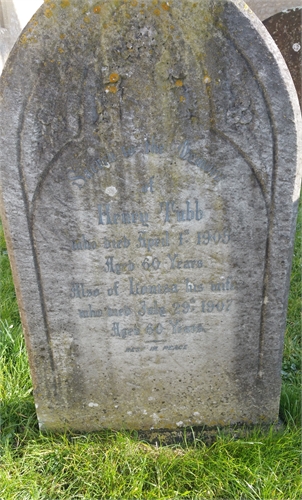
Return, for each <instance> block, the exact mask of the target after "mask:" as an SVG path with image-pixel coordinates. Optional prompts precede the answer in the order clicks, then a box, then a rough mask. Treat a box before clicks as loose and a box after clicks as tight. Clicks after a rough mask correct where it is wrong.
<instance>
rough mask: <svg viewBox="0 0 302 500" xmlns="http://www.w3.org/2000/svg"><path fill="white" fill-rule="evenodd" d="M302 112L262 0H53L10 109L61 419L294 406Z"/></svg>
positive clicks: (51, 383) (50, 406) (31, 267)
mask: <svg viewBox="0 0 302 500" xmlns="http://www.w3.org/2000/svg"><path fill="white" fill-rule="evenodd" d="M299 120H300V115H299V109H298V103H297V97H296V94H295V90H294V87H293V84H292V81H291V78H290V76H289V73H288V70H287V68H286V66H285V64H284V62H283V59H282V57H281V56H280V53H279V52H278V50H277V48H276V46H275V44H274V42H273V41H272V39H271V38H270V36H269V35H268V34H267V32H266V30H265V28H264V27H263V26H262V24H261V22H260V21H259V20H258V19H257V18H256V16H255V15H254V14H253V13H251V11H250V10H249V9H248V8H247V7H246V5H245V4H244V3H242V2H237V1H236V2H235V1H219V0H218V1H203V2H195V3H194V2H191V1H180V0H174V1H173V2H156V1H145V2H143V3H142V2H140V1H136V0H133V1H130V2H128V1H126V2H125V1H121V0H117V1H115V2H112V1H110V2H109V1H108V2H106V1H105V2H95V1H91V0H90V1H86V2H85V4H83V3H82V2H81V1H79V0H74V1H72V0H70V1H67V0H66V1H65V0H62V1H58V2H50V1H46V2H45V4H44V5H43V6H42V7H41V9H40V10H39V11H38V13H37V14H36V15H35V16H34V18H33V19H32V20H31V22H30V23H29V24H28V25H27V27H26V28H25V30H24V31H23V33H22V35H21V37H20V39H19V41H18V43H17V45H16V46H15V48H14V50H13V52H12V54H11V56H10V58H9V60H8V63H7V65H6V67H5V70H4V76H3V79H2V87H1V125H0V136H1V147H0V159H1V184H2V191H1V207H2V217H3V223H4V227H5V234H6V238H7V244H8V249H9V255H10V259H11V264H12V270H13V275H14V281H15V286H16V292H17V297H18V302H19V307H20V312H21V317H22V323H23V328H24V333H25V336H26V342H27V348H28V353H29V359H30V365H31V373H32V379H33V385H34V396H35V402H36V408H37V414H38V418H39V423H40V426H41V428H42V429H56V430H60V429H65V428H71V429H75V430H80V431H89V430H98V429H101V428H114V429H120V428H128V429H132V428H134V429H142V430H149V429H178V428H183V427H186V426H200V425H207V426H216V425H228V424H235V423H240V422H244V423H261V422H273V421H274V420H275V419H276V418H277V415H278V406H279V396H280V364H281V356H282V343H283V333H284V325H285V316H286V306H287V294H288V283H289V275H290V262H291V252H292V244H293V237H294V230H295V214H296V209H297V203H298V191H299V174H298V170H297V168H298V167H297V165H298V157H299V151H298V145H299V144H301V124H300V122H299Z"/></svg>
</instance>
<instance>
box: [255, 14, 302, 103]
mask: <svg viewBox="0 0 302 500" xmlns="http://www.w3.org/2000/svg"><path fill="white" fill-rule="evenodd" d="M263 24H264V26H265V27H266V29H267V31H268V32H269V34H270V35H271V36H272V37H273V39H274V40H275V42H276V44H277V46H278V48H279V49H280V52H281V54H282V55H283V57H284V60H285V62H286V64H287V66H288V69H289V71H290V74H291V76H292V79H293V82H294V84H295V87H296V90H297V94H298V99H299V102H300V108H301V107H302V83H301V76H302V47H301V46H302V7H296V8H293V9H288V10H286V11H284V12H279V13H278V14H275V15H274V16H272V17H269V18H268V19H266V20H265V21H263Z"/></svg>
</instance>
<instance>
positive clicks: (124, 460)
mask: <svg viewBox="0 0 302 500" xmlns="http://www.w3.org/2000/svg"><path fill="white" fill-rule="evenodd" d="M0 229H1V228H0ZM301 239H302V210H301V207H300V213H299V219H298V226H297V236H296V243H295V251H294V262H293V268H292V277H291V292H290V297H289V305H288V322H287V330H286V336H285V348H284V358H283V367H282V376H283V387H282V395H281V404H280V416H281V418H282V419H283V421H284V422H285V425H284V427H283V428H282V429H279V430H276V429H274V428H271V429H270V430H269V431H268V432H265V431H263V430H261V429H253V430H247V432H246V435H245V436H244V437H242V435H241V437H240V435H239V434H237V436H235V435H231V434H226V433H223V432H222V431H220V432H218V434H217V438H216V439H215V442H214V443H212V444H211V445H206V444H205V443H204V442H202V441H201V440H199V439H195V440H194V441H193V442H192V443H185V444H183V445H174V446H166V447H161V446H152V445H150V444H148V443H145V442H142V441H140V440H139V439H138V437H137V435H136V434H135V433H127V432H113V431H112V432H110V431H103V432H99V433H96V434H87V435H76V434H71V433H70V434H62V435H54V434H50V435H43V434H41V433H40V432H39V430H38V425H37V420H36V415H35V407H34V401H33V396H32V386H31V381H30V374H29V368H28V360H27V355H26V350H25V346H24V340H23V336H22V331H21V327H20V320H19V314H18V308H17V304H16V299H15V292H14V287H13V284H12V279H11V274H10V267H9V261H8V257H7V253H6V248H5V241H4V237H3V233H2V231H0V259H1V260H0V269H1V271H2V274H1V290H0V291H1V294H0V298H1V301H0V318H1V322H0V398H1V401H2V403H1V439H0V500H17V499H18V500H27V499H28V500H32V499H33V500H36V499H37V500H61V499H62V500H63V499H64V500H76V499H85V500H88V499H129V500H130V499H156V498H157V499H171V500H172V499H173V500H174V499H180V498H187V499H215V500H249V499H252V500H256V499H258V500H275V499H276V500H277V499H280V500H296V499H297V500H298V499H300V498H301V496H302V484H301V475H300V458H301V383H300V382H301V264H302V257H301ZM238 436H239V437H238Z"/></svg>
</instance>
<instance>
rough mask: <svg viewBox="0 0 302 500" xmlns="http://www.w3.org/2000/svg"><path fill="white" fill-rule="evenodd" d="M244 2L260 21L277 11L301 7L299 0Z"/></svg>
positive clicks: (254, 0) (251, 0)
mask: <svg viewBox="0 0 302 500" xmlns="http://www.w3.org/2000/svg"><path fill="white" fill-rule="evenodd" d="M246 3H247V4H248V6H249V7H250V8H251V9H252V10H253V11H254V12H255V14H256V15H257V16H258V17H259V18H260V19H261V20H262V21H263V20H265V19H268V18H269V17H271V16H274V15H275V14H277V13H278V12H281V11H286V10H287V9H292V8H293V7H299V6H300V7H301V1H299V0H249V1H248V2H246Z"/></svg>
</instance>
